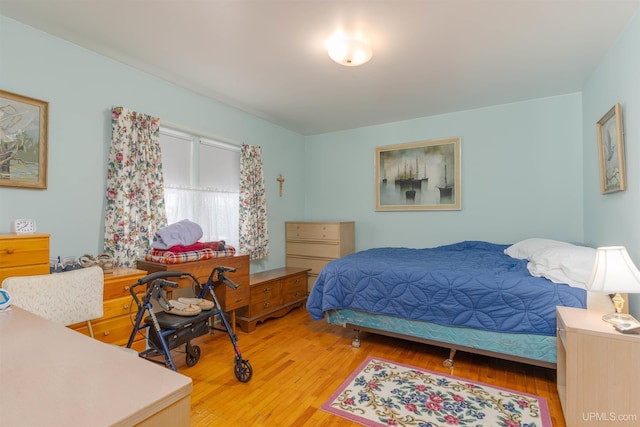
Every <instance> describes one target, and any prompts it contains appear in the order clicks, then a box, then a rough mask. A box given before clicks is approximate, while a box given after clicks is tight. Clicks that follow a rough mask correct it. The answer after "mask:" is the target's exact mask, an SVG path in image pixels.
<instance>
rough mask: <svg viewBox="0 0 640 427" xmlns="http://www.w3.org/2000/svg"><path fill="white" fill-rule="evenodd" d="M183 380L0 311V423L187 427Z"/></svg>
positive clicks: (14, 310)
mask: <svg viewBox="0 0 640 427" xmlns="http://www.w3.org/2000/svg"><path fill="white" fill-rule="evenodd" d="M191 390H192V382H191V378H189V377H186V376H184V375H182V374H179V373H176V372H173V371H171V370H170V369H167V368H165V367H164V366H162V365H157V364H155V363H153V362H150V361H148V360H143V359H141V358H139V357H136V356H135V355H131V354H129V353H127V352H125V351H122V350H120V349H118V348H115V347H113V346H110V345H108V344H105V343H103V342H100V341H97V340H94V339H92V338H89V337H87V336H85V335H82V334H80V333H78V332H75V331H73V330H71V329H68V328H65V327H64V326H62V325H58V324H56V323H53V322H50V321H48V320H45V319H43V318H41V317H39V316H36V315H34V314H31V313H28V312H26V311H24V310H22V309H20V308H18V307H15V306H12V307H11V311H9V312H4V313H0V424H1V425H3V426H12V427H20V426H29V427H32V426H33V427H35V426H47V427H53V426H65V427H67V426H89V427H93V426H96V427H97V426H132V425H141V426H145V425H152V424H154V423H155V424H154V425H172V426H188V425H189V422H190V415H189V411H190V394H191Z"/></svg>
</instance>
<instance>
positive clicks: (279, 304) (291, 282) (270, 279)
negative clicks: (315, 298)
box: [237, 267, 309, 332]
mask: <svg viewBox="0 0 640 427" xmlns="http://www.w3.org/2000/svg"><path fill="white" fill-rule="evenodd" d="M308 271H309V269H306V268H294V267H283V268H276V269H275V270H267V271H262V272H260V273H256V274H252V275H251V281H250V288H251V291H250V295H249V305H248V306H247V307H243V308H241V309H239V310H238V318H237V321H238V325H240V329H242V330H243V331H244V332H253V331H255V329H256V324H257V323H259V322H264V321H265V320H267V319H270V318H273V317H281V316H284V315H285V314H287V313H288V312H289V311H291V310H293V309H294V308H296V307H301V306H302V305H304V303H305V301H306V300H307V273H308Z"/></svg>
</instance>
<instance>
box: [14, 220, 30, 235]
mask: <svg viewBox="0 0 640 427" xmlns="http://www.w3.org/2000/svg"><path fill="white" fill-rule="evenodd" d="M11 231H12V232H14V233H18V234H27V233H35V232H36V222H35V220H33V219H14V220H13V222H12V223H11Z"/></svg>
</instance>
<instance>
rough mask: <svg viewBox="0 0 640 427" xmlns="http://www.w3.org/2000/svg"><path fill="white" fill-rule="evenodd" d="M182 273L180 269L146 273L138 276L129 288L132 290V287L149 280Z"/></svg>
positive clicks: (177, 275) (176, 275)
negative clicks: (140, 276)
mask: <svg viewBox="0 0 640 427" xmlns="http://www.w3.org/2000/svg"><path fill="white" fill-rule="evenodd" d="M182 275H183V273H182V272H181V271H156V272H155V273H151V274H147V275H146V276H144V277H142V278H140V279H139V280H138V281H137V282H136V283H134V284H133V285H132V286H131V290H132V291H133V288H135V287H137V286H142V285H145V284H147V283H149V282H153V281H154V280H156V279H164V278H165V277H180V276H182ZM172 287H174V286H172Z"/></svg>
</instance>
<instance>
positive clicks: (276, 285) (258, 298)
mask: <svg viewBox="0 0 640 427" xmlns="http://www.w3.org/2000/svg"><path fill="white" fill-rule="evenodd" d="M281 282H282V281H281V280H278V281H274V282H268V283H265V284H261V285H258V286H253V287H252V288H251V304H256V303H259V302H264V301H269V300H272V299H277V298H278V297H279V296H280V285H281Z"/></svg>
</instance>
